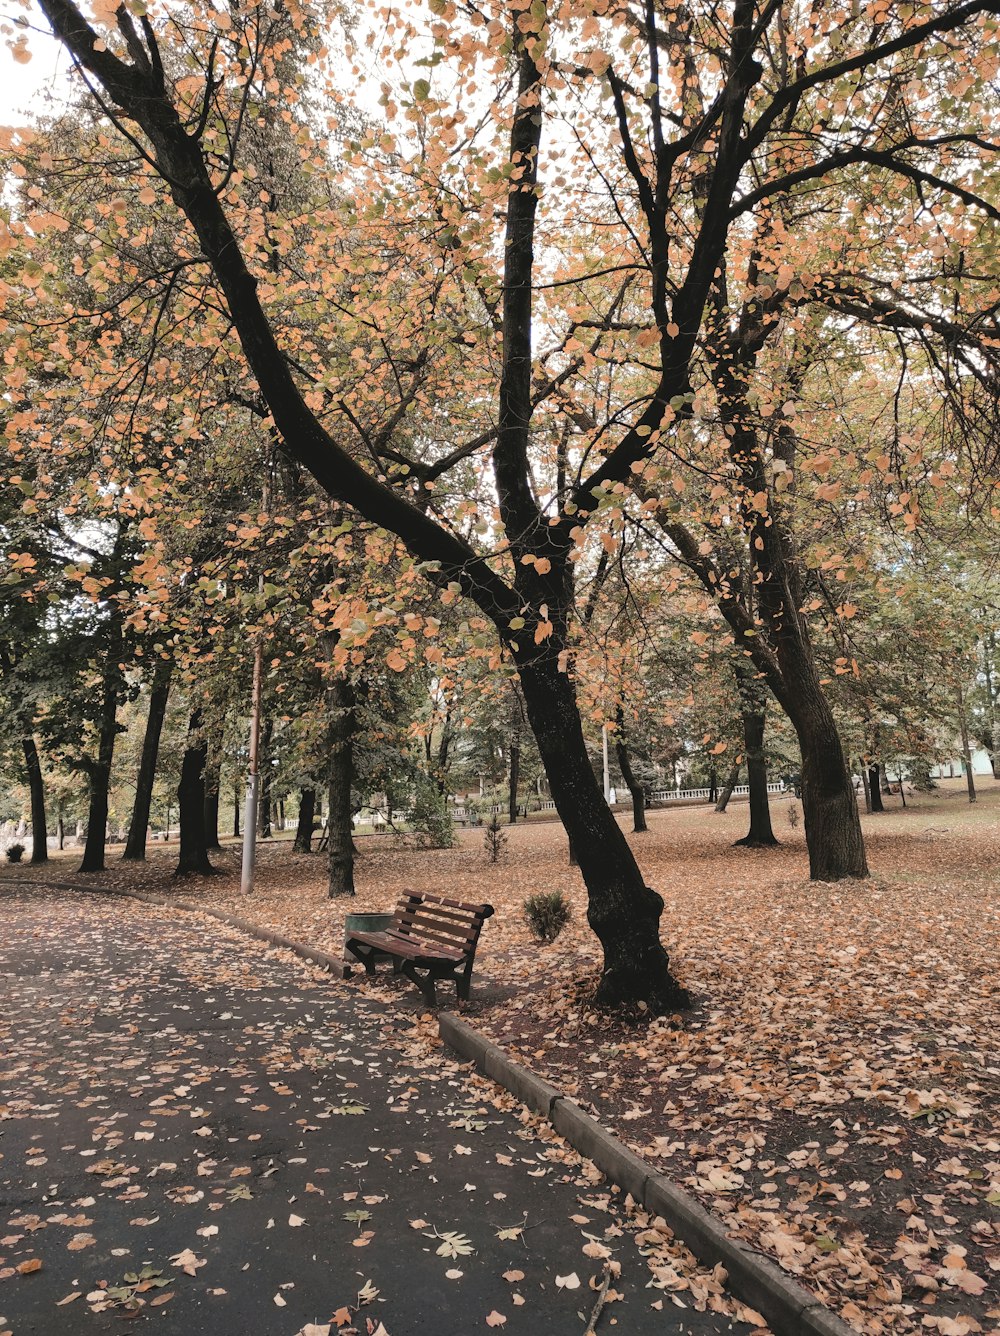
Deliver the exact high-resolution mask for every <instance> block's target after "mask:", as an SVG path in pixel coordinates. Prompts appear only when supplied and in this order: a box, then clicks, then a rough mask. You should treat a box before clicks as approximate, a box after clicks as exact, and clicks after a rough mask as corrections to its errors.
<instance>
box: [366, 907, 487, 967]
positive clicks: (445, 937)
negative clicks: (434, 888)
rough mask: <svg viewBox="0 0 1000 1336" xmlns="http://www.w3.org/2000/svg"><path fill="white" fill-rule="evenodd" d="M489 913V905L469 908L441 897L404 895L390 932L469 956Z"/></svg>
mask: <svg viewBox="0 0 1000 1336" xmlns="http://www.w3.org/2000/svg"><path fill="white" fill-rule="evenodd" d="M492 913H493V906H492V905H468V904H464V903H463V902H462V901H461V900H448V899H445V897H444V896H441V895H428V894H426V893H425V892H423V891H406V892H404V894H403V896H402V898H401V899H400V902H399V904H398V905H397V906H396V910H395V913H394V914H393V916H392V923H391V924H390V925H389V932H390V933H396V934H398V935H399V936H401V937H407V938H412V939H413V940H415V941H418V942H423V943H425V944H426V945H428V946H434V947H439V948H450V949H451V950H453V951H461V952H462V953H463V955H472V954H473V952H474V951H475V949H476V942H477V941H478V940H479V934H480V933H481V932H482V930H483V924H484V923H485V922H486V920H487V919H488V918H489V917H490V916H491V915H492Z"/></svg>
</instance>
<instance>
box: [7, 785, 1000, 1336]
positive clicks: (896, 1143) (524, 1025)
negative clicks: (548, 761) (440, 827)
mask: <svg viewBox="0 0 1000 1336" xmlns="http://www.w3.org/2000/svg"><path fill="white" fill-rule="evenodd" d="M980 787H981V792H980V798H979V802H978V803H977V804H976V805H975V806H974V807H973V806H970V805H969V803H968V800H967V796H966V793H965V789H964V785H963V784H961V783H960V782H959V781H954V782H952V783H946V784H945V785H943V786H942V789H941V790H940V791H939V792H937V793H935V794H933V795H926V796H925V795H915V796H913V797H910V796H908V798H907V802H908V806H907V808H906V810H905V811H903V810H901V809H900V807H899V799H898V798H893V799H889V800H887V801H888V802H889V803H890V805H891V810H890V811H889V812H887V813H886V814H884V815H881V816H872V817H865V818H863V821H864V825H865V835H866V840H867V846H868V853H869V863H870V865H871V868H872V877H871V879H870V880H868V881H865V882H862V883H851V884H844V883H840V884H823V883H820V884H817V883H810V882H809V881H808V880H807V862H806V856H805V845H804V839H803V833H802V829H801V821H799V823H798V824H797V825H796V826H793V825H792V824H791V822H790V820H789V816H790V813H791V811H792V802H791V800H788V799H780V800H777V801H775V802H774V804H773V815H774V825H775V831H776V833H777V835H778V838H779V839H780V840H781V847H780V848H779V849H776V850H766V851H747V850H741V849H734V848H732V842H733V840H734V839H736V838H738V837H739V836H741V835H742V834H744V833H745V827H746V821H747V809H746V806H745V805H744V804H735V803H734V804H733V805H732V806H731V808H730V811H729V812H728V813H726V814H725V815H724V816H718V815H716V814H715V813H714V812H713V811H712V810H711V809H710V808H707V807H691V808H683V809H667V810H664V811H657V812H653V813H651V814H650V826H651V829H650V831H649V832H648V833H647V834H645V835H639V836H630V837H629V838H630V840H631V842H632V845H633V848H634V849H635V850H636V853H637V855H638V857H639V860H640V863H641V865H642V867H643V870H644V871H645V873H646V875H647V880H648V882H649V884H650V885H652V886H654V887H655V888H656V889H657V890H658V891H659V892H660V894H661V895H662V896H663V898H664V902H665V908H664V912H663V918H662V936H663V940H664V943H665V944H666V946H667V948H668V950H669V951H670V954H671V958H672V962H673V966H674V968H675V971H676V972H677V974H678V976H679V977H680V978H681V980H682V982H684V983H685V984H686V985H687V987H688V988H689V989H690V990H691V992H692V993H693V994H694V996H695V998H696V1006H695V1008H694V1010H693V1011H692V1012H691V1013H689V1014H688V1015H686V1016H685V1017H683V1018H666V1019H659V1020H655V1021H653V1022H652V1023H643V1022H642V1021H641V1020H640V1021H639V1022H638V1023H636V1022H630V1021H628V1020H626V1019H625V1018H614V1017H612V1018H609V1017H607V1016H605V1015H599V1014H598V1013H596V1012H594V1011H593V1010H592V1009H591V1007H590V1004H589V996H590V992H591V990H592V988H593V985H594V982H595V979H596V972H597V969H598V966H599V949H598V944H597V942H596V939H595V938H594V937H593V936H592V934H591V933H590V931H589V929H588V928H587V925H586V920H585V907H586V900H585V894H584V891H583V887H582V882H581V880H580V877H579V873H578V872H577V870H576V869H575V868H571V867H570V866H569V865H568V861H567V857H566V842H565V836H564V834H563V832H562V828H561V826H559V825H558V824H557V823H547V824H533V825H528V826H520V827H517V828H515V829H513V830H511V831H509V832H508V840H507V845H506V849H505V853H504V857H503V861H502V862H501V863H500V864H499V865H496V866H493V865H490V864H489V863H488V862H487V860H486V855H485V852H484V849H483V834H482V831H480V830H472V831H463V832H462V833H461V834H460V836H459V842H458V845H457V847H456V848H455V849H452V850H436V851H434V850H431V851H417V850H413V849H407V848H405V847H402V846H401V845H399V844H397V843H395V842H394V841H393V838H392V837H391V836H373V837H367V838H361V839H359V841H358V843H359V849H360V857H359V859H358V866H357V884H358V894H357V896H356V897H355V898H354V899H353V900H350V901H343V900H330V899H328V898H327V897H326V896H325V893H324V885H323V866H322V861H321V860H320V859H317V858H316V857H311V858H310V857H305V856H296V855H294V854H292V853H291V852H290V849H289V846H288V845H287V844H285V845H282V844H281V843H278V842H276V843H275V844H273V845H271V846H270V847H264V848H262V850H261V854H260V862H259V876H258V881H257V886H256V889H255V891H254V894H253V896H252V897H251V898H250V899H249V900H242V899H241V898H240V895H239V863H238V851H237V850H236V849H230V850H227V851H226V852H225V853H224V854H223V855H222V856H221V857H220V859H219V862H220V866H221V867H222V868H223V869H224V872H225V875H224V876H220V877H217V878H213V879H206V880H187V881H185V882H184V883H180V884H178V883H174V884H173V885H170V877H169V874H170V870H171V865H172V858H173V856H174V854H175V851H173V850H170V849H166V850H164V849H159V850H157V851H156V853H155V854H153V853H152V851H151V859H150V862H149V863H148V864H147V866H146V867H145V868H140V869H139V870H138V873H137V874H136V873H134V872H133V867H134V865H129V867H128V870H127V873H126V872H125V869H123V868H121V867H113V868H112V870H111V871H109V872H108V873H106V874H103V875H100V876H98V877H91V878H88V879H86V884H87V885H101V884H113V883H121V882H122V881H123V874H124V876H125V877H127V880H128V881H129V882H131V883H132V884H133V885H136V884H141V885H144V886H146V887H147V888H149V889H153V888H156V889H161V890H162V889H165V888H166V889H170V890H172V891H173V893H182V894H183V895H184V896H185V897H186V898H189V899H191V900H192V901H201V902H203V903H211V904H212V906H213V907H216V908H223V909H228V910H230V911H232V912H236V913H240V914H243V915H245V916H246V917H248V918H251V919H253V920H254V921H257V922H260V923H261V924H266V925H268V926H270V927H273V928H275V929H277V930H278V931H280V932H282V933H285V934H286V935H288V936H289V937H292V938H294V939H297V940H299V941H304V942H309V943H311V944H313V945H315V946H320V947H324V948H326V949H327V950H333V951H339V948H340V945H341V943H342V941H343V921H344V915H345V913H347V912H358V911H362V910H376V909H384V910H388V909H391V908H392V905H393V903H394V900H395V898H396V896H397V894H398V892H399V891H400V890H402V889H403V888H404V887H413V888H416V889H421V890H427V891H434V892H438V893H443V894H447V895H454V896H456V897H458V898H461V899H466V900H489V901H490V902H491V903H492V904H493V905H494V906H495V907H496V910H497V913H496V916H495V917H494V918H493V919H492V920H491V921H490V922H489V924H488V925H487V927H486V929H485V931H484V934H483V937H482V939H481V943H480V950H479V955H478V956H477V962H476V980H477V984H476V986H475V988H474V996H475V1000H474V1001H473V1002H472V1003H471V1004H470V1005H469V1007H468V1013H469V1017H470V1019H471V1020H473V1022H474V1023H475V1024H476V1025H478V1026H479V1027H480V1028H482V1029H484V1030H486V1031H488V1032H489V1033H490V1034H492V1035H493V1036H495V1037H496V1039H497V1040H498V1041H500V1042H502V1043H503V1044H504V1046H505V1047H506V1048H508V1049H509V1050H511V1051H512V1052H514V1053H515V1054H517V1055H519V1056H520V1058H521V1059H522V1060H523V1061H524V1062H526V1063H527V1064H528V1065H529V1066H531V1067H533V1068H534V1069H535V1070H537V1071H538V1072H540V1073H541V1074H543V1075H546V1076H548V1077H549V1078H550V1079H551V1080H552V1081H553V1082H554V1083H555V1084H557V1085H558V1086H560V1087H561V1088H562V1089H563V1090H565V1091H567V1092H568V1093H571V1094H573V1095H574V1096H575V1097H576V1098H577V1099H578V1100H580V1102H581V1103H582V1104H583V1105H584V1106H585V1107H587V1108H588V1109H590V1110H592V1111H593V1112H595V1113H596V1114H597V1115H598V1116H599V1117H600V1118H601V1119H602V1120H603V1121H604V1122H605V1123H606V1124H607V1125H609V1126H611V1127H612V1128H614V1130H615V1131H616V1132H617V1133H618V1134H619V1135H620V1136H621V1137H622V1138H623V1139H624V1140H625V1141H626V1142H628V1143H629V1144H630V1145H631V1146H633V1147H634V1148H635V1149H637V1150H638V1151H640V1152H641V1153H642V1154H643V1155H645V1156H646V1157H647V1158H648V1159H649V1160H650V1161H651V1163H653V1164H654V1165H655V1166H656V1167H657V1168H658V1169H659V1170H661V1171H663V1172H666V1173H669V1174H671V1175H673V1176H674V1177H675V1178H676V1179H677V1180H678V1181H680V1182H682V1183H684V1184H685V1185H686V1186H688V1187H689V1188H691V1189H692V1190H694V1191H695V1192H696V1193H697V1194H698V1195H699V1196H700V1197H701V1198H702V1200H703V1201H704V1202H705V1203H706V1204H708V1205H710V1206H711V1207H712V1208H713V1209H714V1210H715V1211H717V1212H719V1213H720V1214H722V1215H724V1216H725V1218H726V1220H727V1224H728V1226H729V1228H730V1230H731V1231H732V1232H733V1233H735V1234H738V1235H740V1236H741V1237H743V1238H745V1239H746V1240H747V1241H748V1242H751V1243H753V1244H755V1245H757V1246H760V1247H762V1248H763V1249H765V1250H766V1251H767V1252H769V1253H770V1254H771V1255H772V1256H774V1257H775V1258H777V1259H778V1260H779V1261H780V1263H781V1264H782V1265H783V1266H784V1267H785V1268H786V1270H788V1271H790V1272H792V1273H793V1274H795V1275H796V1276H798V1277H800V1278H801V1279H802V1280H803V1281H804V1283H806V1284H807V1285H809V1286H810V1287H811V1288H812V1289H813V1290H815V1291H816V1292H817V1293H818V1294H819V1295H820V1297H821V1298H823V1299H824V1300H825V1301H826V1302H828V1303H830V1305H831V1306H832V1307H833V1308H834V1309H835V1310H836V1311H838V1312H840V1313H841V1314H842V1315H843V1316H844V1317H845V1318H846V1319H847V1320H848V1321H850V1322H852V1324H853V1325H854V1326H855V1327H857V1328H858V1329H859V1330H863V1331H866V1332H872V1333H879V1332H893V1333H896V1332H899V1333H907V1332H916V1331H930V1332H942V1333H945V1336H964V1333H969V1332H980V1331H982V1332H992V1333H998V1332H1000V1212H998V1207H1000V1125H998V1124H1000V1116H998V1110H1000V1098H998V1096H1000V1053H998V1044H997V1037H996V1033H997V1020H998V1006H997V1001H998V991H1000V990H998V984H997V961H998V950H997V947H998V931H997V930H998V923H1000V784H997V783H995V782H993V781H985V780H984V781H982V782H981V786H980ZM795 806H796V809H797V808H798V804H796V805H795ZM622 821H623V824H626V825H627V824H629V823H627V822H626V821H625V817H624V815H623V816H622ZM72 866H73V864H72V863H69V862H66V861H62V860H60V861H58V862H55V863H53V864H52V865H51V866H50V868H49V870H48V873H47V875H48V876H49V877H50V878H52V877H58V878H59V879H60V880H63V879H66V877H67V873H68V872H69V870H70V868H72ZM10 871H11V870H10V869H4V872H3V873H0V877H2V876H3V875H5V874H9V872H10ZM43 875H45V874H43ZM69 879H70V880H76V878H75V876H71V877H70V878H69ZM80 881H81V882H83V881H84V879H82V878H81V879H80ZM0 885H2V881H0ZM553 889H558V890H561V891H563V892H564V893H565V894H566V896H567V897H568V899H569V900H570V902H571V904H572V907H573V919H572V921H571V923H570V925H569V926H568V927H567V928H566V929H565V931H564V932H563V933H562V935H561V936H560V937H559V938H558V939H557V940H556V942H555V943H553V944H551V945H548V946H540V945H538V944H537V943H536V942H534V941H533V940H532V938H531V936H530V934H529V932H528V929H527V926H526V924H525V922H524V919H523V912H522V901H523V899H524V896H525V895H526V894H529V893H531V892H533V891H538V890H553ZM340 986H344V987H357V988H363V989H374V990H375V991H376V992H379V993H387V994H391V993H392V992H394V991H396V990H405V991H400V992H399V994H398V995H399V996H400V998H403V997H406V998H409V996H410V995H412V996H414V997H415V996H417V995H416V994H413V992H412V989H410V988H409V986H408V985H405V984H403V983H401V982H399V981H396V982H393V981H391V980H389V979H388V978H384V979H383V978H382V977H381V976H380V978H379V980H378V982H377V983H375V984H372V983H370V982H368V981H366V980H365V979H364V978H363V977H359V976H357V975H355V976H354V977H353V978H352V979H350V980H349V981H346V982H345V983H344V984H343V985H340ZM447 991H448V990H447V989H446V988H442V989H441V992H442V994H444V993H446V992H447ZM443 1000H444V1002H445V1003H446V1004H450V1002H451V998H450V995H448V996H445V997H444V998H443Z"/></svg>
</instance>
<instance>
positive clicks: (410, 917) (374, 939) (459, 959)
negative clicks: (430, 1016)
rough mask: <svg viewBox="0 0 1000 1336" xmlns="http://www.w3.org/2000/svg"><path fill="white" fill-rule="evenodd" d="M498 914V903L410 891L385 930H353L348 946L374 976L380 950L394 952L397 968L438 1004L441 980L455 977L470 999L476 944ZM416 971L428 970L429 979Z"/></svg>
mask: <svg viewBox="0 0 1000 1336" xmlns="http://www.w3.org/2000/svg"><path fill="white" fill-rule="evenodd" d="M492 914H493V906H492V905H485V904H479V905H472V904H465V903H464V902H463V901H461V900H450V899H447V898H446V897H444V896H438V895H428V894H425V893H423V892H421V891H405V892H404V893H403V895H402V897H401V898H400V901H399V903H398V905H397V906H396V909H395V912H394V914H393V917H392V922H391V923H390V924H389V927H388V929H387V930H386V931H385V932H356V933H352V934H351V935H350V936H349V937H348V938H347V939H346V941H345V943H344V945H345V947H346V949H347V950H349V951H350V952H351V954H352V955H354V956H356V957H357V958H358V959H359V960H360V961H361V962H362V963H363V964H364V967H365V969H366V970H367V972H368V973H369V974H373V973H374V972H375V952H376V951H378V952H381V953H384V954H386V955H390V956H391V957H392V958H393V961H394V967H395V969H396V970H397V971H402V972H403V973H404V974H406V976H407V978H409V979H412V981H413V982H414V983H415V984H417V986H418V987H419V988H420V989H421V990H422V992H423V993H424V996H425V997H426V998H427V1000H428V1001H429V1002H430V1004H431V1005H432V1006H433V1005H434V1003H435V994H434V983H435V979H437V978H453V979H454V980H455V985H456V987H457V989H458V995H459V997H460V998H463V999H465V998H468V996H469V984H470V981H471V978H472V963H473V960H474V959H475V954H476V944H477V942H478V940H479V934H480V932H481V931H482V928H483V924H484V923H485V922H486V920H487V919H488V918H490V917H491V916H492ZM416 970H425V971H426V977H424V978H421V977H420V976H418V975H417V973H416V972H415V971H416Z"/></svg>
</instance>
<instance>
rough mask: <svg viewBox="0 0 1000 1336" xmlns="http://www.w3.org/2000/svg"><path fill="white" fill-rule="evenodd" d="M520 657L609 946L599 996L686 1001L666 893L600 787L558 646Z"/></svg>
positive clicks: (532, 713) (596, 926) (656, 1004)
mask: <svg viewBox="0 0 1000 1336" xmlns="http://www.w3.org/2000/svg"><path fill="white" fill-rule="evenodd" d="M518 658H519V662H518V667H519V670H520V675H521V687H522V690H523V692H524V700H525V704H526V706H527V711H528V720H529V722H530V724H531V728H532V732H533V733H534V735H535V738H536V740H537V742H538V749H539V752H540V754H541V758H542V764H543V765H544V766H545V774H546V777H547V779H548V782H549V789H550V792H551V794H552V798H553V801H554V802H555V805H556V810H557V811H558V813H559V816H560V817H561V819H562V823H563V826H564V827H565V828H566V833H567V835H568V837H569V840H570V845H571V848H572V850H573V853H574V854H575V856H576V859H577V862H578V864H579V867H580V872H581V874H582V876H583V880H584V882H585V883H586V887H587V894H588V907H587V921H588V923H589V924H590V926H591V928H592V929H593V931H594V932H595V933H596V934H597V937H598V939H599V940H600V943H601V946H602V947H603V949H604V965H603V969H602V973H601V981H600V985H599V987H598V991H597V1000H598V1001H599V1002H601V1003H605V1004H610V1005H616V1004H619V1003H623V1002H640V1001H641V1002H644V1003H646V1004H647V1005H648V1006H649V1007H650V1009H651V1010H652V1011H653V1012H657V1011H660V1012H663V1011H676V1010H678V1009H681V1008H685V1007H688V1006H690V1005H691V999H690V997H689V995H688V993H687V992H686V990H685V989H684V988H682V987H681V986H680V984H679V983H678V982H677V980H676V979H675V978H674V977H673V975H672V974H671V972H670V964H669V961H668V959H667V953H666V951H665V950H664V949H663V944H662V943H661V941H660V933H659V919H660V914H661V912H662V910H663V900H662V899H661V898H660V896H659V895H657V893H656V892H655V891H654V890H651V889H650V887H648V886H647V885H646V884H645V881H644V879H643V876H642V873H641V872H640V870H639V866H638V864H637V863H636V861H635V858H634V856H633V854H632V850H631V849H630V848H629V845H628V841H627V840H626V839H625V836H624V834H623V833H622V831H621V828H620V827H619V825H618V822H617V821H616V820H615V818H614V815H613V814H612V812H611V809H610V807H609V806H608V804H607V802H606V801H605V798H604V794H603V793H602V792H601V786H600V784H598V782H597V778H596V776H595V774H594V770H593V766H592V765H591V763H590V757H589V756H588V754H587V744H586V742H585V740H584V736H583V727H582V725H581V722H580V712H579V707H578V705H577V701H576V695H575V691H574V688H573V683H572V682H571V680H570V678H569V675H568V674H567V673H566V672H561V671H560V669H559V662H558V655H557V653H553V652H552V650H549V651H548V652H547V653H545V652H544V651H543V652H542V653H541V654H539V655H538V656H537V657H535V658H534V659H529V658H528V656H527V655H526V654H524V655H519V656H518ZM525 660H527V661H525Z"/></svg>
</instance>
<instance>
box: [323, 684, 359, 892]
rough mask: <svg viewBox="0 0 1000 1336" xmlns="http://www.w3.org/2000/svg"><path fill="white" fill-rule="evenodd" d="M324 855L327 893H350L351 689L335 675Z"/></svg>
mask: <svg viewBox="0 0 1000 1336" xmlns="http://www.w3.org/2000/svg"><path fill="white" fill-rule="evenodd" d="M327 701H328V708H329V712H330V720H329V725H328V731H327V739H328V752H327V837H328V842H327V855H328V872H329V885H328V894H329V895H330V896H338V895H353V894H354V838H353V830H352V827H351V784H352V782H353V780H354V732H355V727H356V721H355V714H354V689H353V687H352V686H351V684H350V682H348V681H347V679H346V678H343V677H338V678H335V679H334V681H333V682H332V684H331V685H330V687H329V689H328V691H327Z"/></svg>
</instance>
